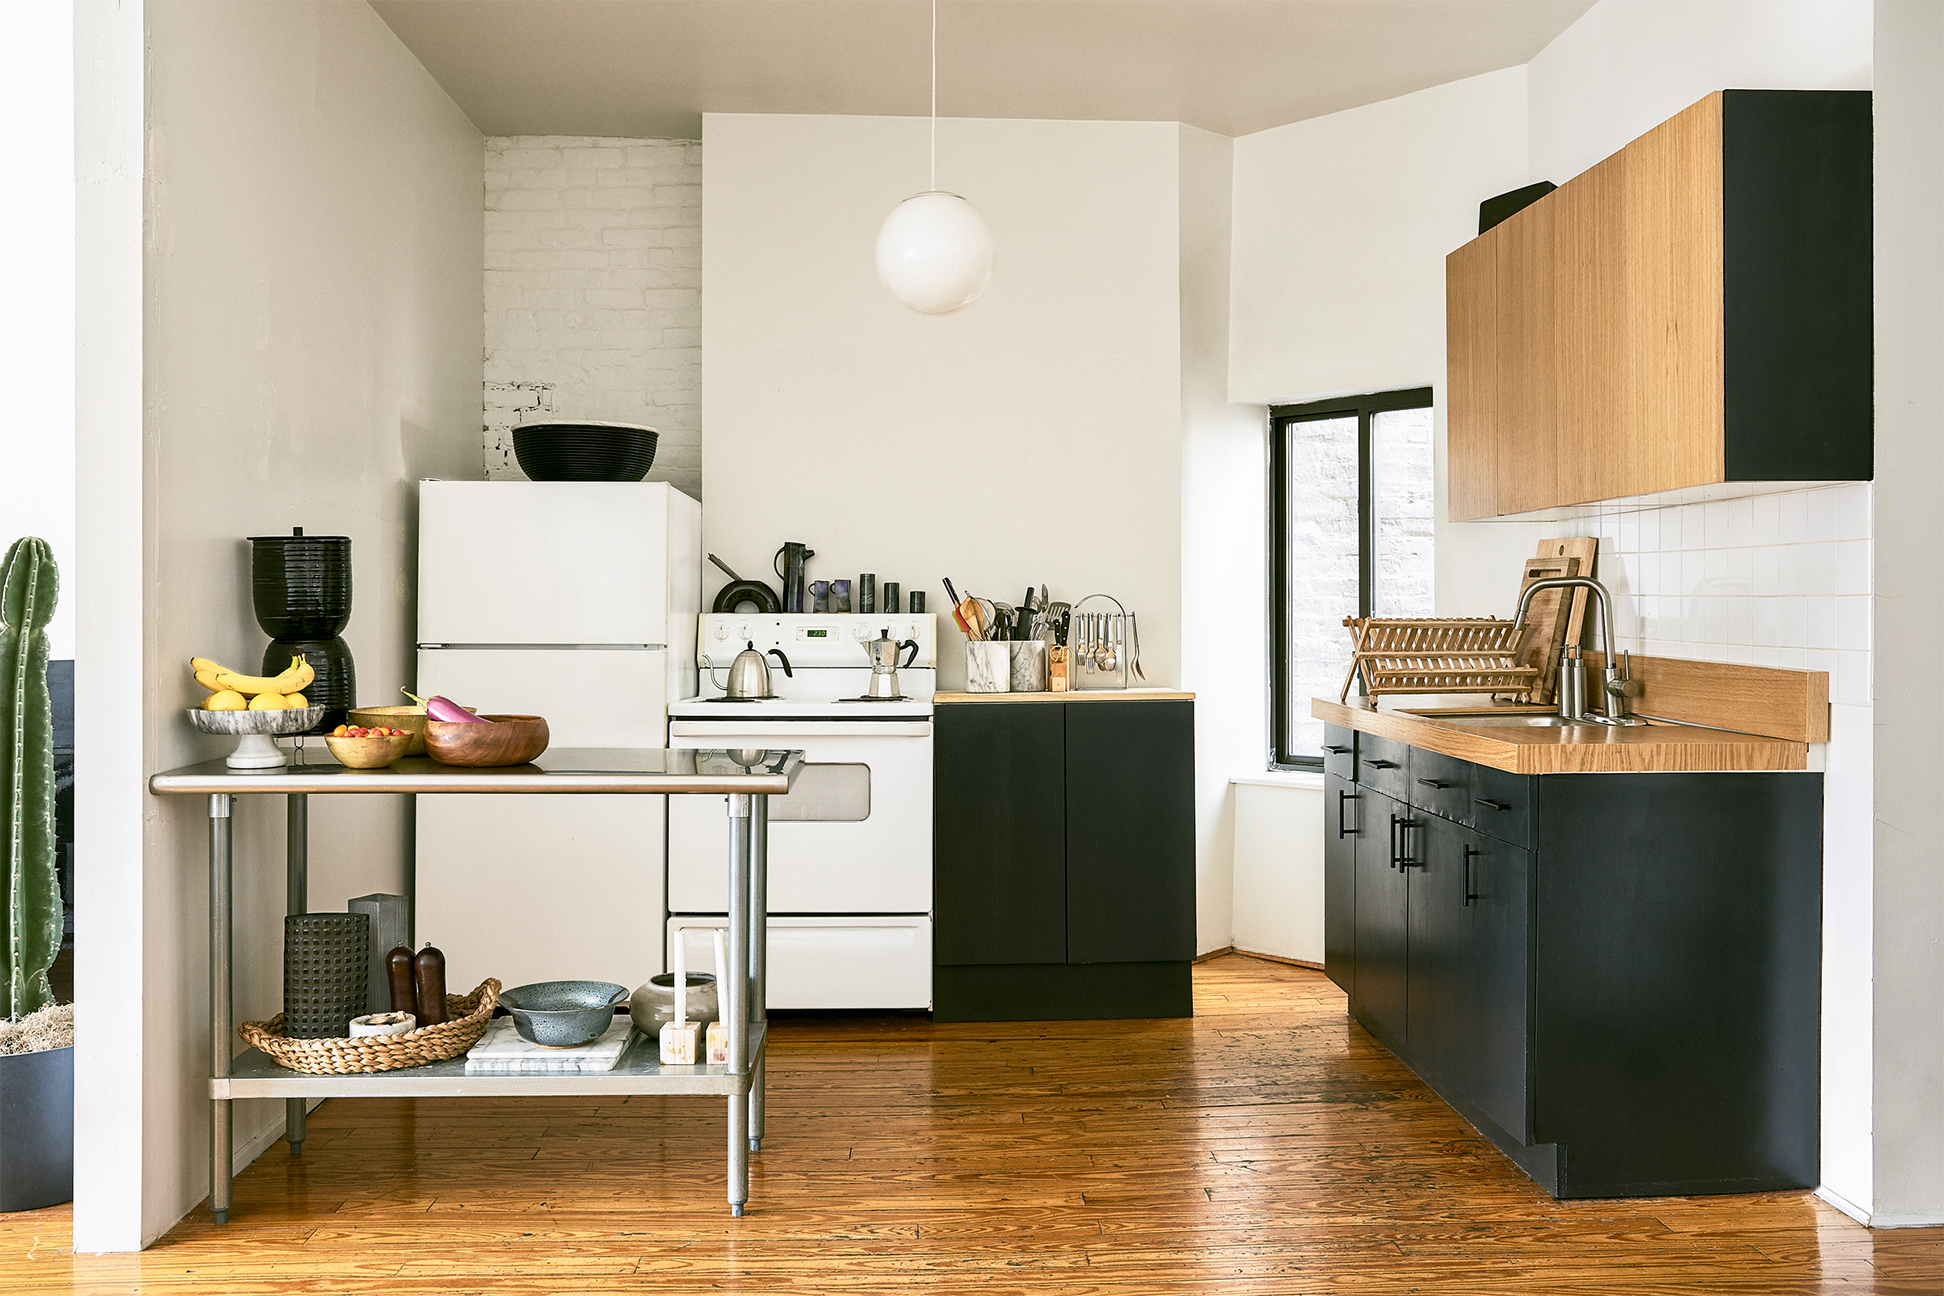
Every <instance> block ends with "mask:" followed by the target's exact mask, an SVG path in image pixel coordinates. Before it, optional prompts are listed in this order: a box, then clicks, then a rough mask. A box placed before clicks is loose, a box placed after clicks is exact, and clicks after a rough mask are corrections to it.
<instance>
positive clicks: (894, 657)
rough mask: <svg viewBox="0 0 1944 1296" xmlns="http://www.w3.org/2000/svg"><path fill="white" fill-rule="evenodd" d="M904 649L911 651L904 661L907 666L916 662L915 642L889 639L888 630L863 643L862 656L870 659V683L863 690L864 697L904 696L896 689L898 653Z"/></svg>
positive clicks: (912, 640)
mask: <svg viewBox="0 0 1944 1296" xmlns="http://www.w3.org/2000/svg"><path fill="white" fill-rule="evenodd" d="M906 648H909V649H911V655H910V656H909V657H907V658H905V661H904V664H905V665H906V666H909V665H911V663H912V662H914V661H916V660H918V651H919V646H918V641H917V640H915V639H906V640H903V641H899V640H896V639H893V638H892V637H891V632H890V631H889V630H885V631H882V632H880V633H879V635H878V637H877V638H875V639H871V640H867V641H866V642H865V644H864V654H865V656H867V657H869V658H870V659H871V682H870V684H869V685H868V686H866V688H865V690H864V696H865V697H871V698H884V699H895V698H899V697H903V696H904V694H903V693H902V692H900V691H899V689H898V653H899V652H900V651H901V650H903V649H906Z"/></svg>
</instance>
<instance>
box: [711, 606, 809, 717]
mask: <svg viewBox="0 0 1944 1296" xmlns="http://www.w3.org/2000/svg"><path fill="white" fill-rule="evenodd" d="M819 583H821V582H819ZM744 642H745V644H746V645H747V646H746V647H745V648H744V649H743V650H742V651H741V652H739V653H737V654H736V660H734V661H732V662H730V663H729V682H728V683H727V684H726V685H724V686H723V690H722V691H723V693H724V694H725V695H727V696H729V697H732V698H745V699H760V698H771V697H775V696H776V694H775V693H773V692H771V691H770V679H769V663H768V662H767V661H765V660H764V654H763V653H759V652H757V651H756V644H755V641H754V640H745V641H744ZM770 654H771V655H774V656H775V658H776V660H778V661H780V662H782V663H783V674H784V675H785V676H786V677H788V678H791V679H794V678H796V672H794V671H792V670H791V669H790V659H789V658H788V657H786V656H784V655H783V650H782V649H781V648H772V649H770Z"/></svg>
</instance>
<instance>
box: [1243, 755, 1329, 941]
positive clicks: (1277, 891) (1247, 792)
mask: <svg viewBox="0 0 1944 1296" xmlns="http://www.w3.org/2000/svg"><path fill="white" fill-rule="evenodd" d="M1322 782H1323V778H1322V776H1321V775H1320V774H1311V775H1282V776H1270V777H1257V778H1254V779H1240V780H1238V781H1237V782H1236V783H1235V785H1234V787H1233V794H1234V797H1235V938H1234V944H1235V948H1237V949H1239V950H1244V951H1247V952H1248V953H1251V954H1273V955H1275V956H1276V957H1277V958H1287V959H1296V960H1298V961H1300V962H1304V963H1317V964H1320V963H1322V962H1323V834H1324V833H1325V832H1326V831H1330V829H1328V828H1327V827H1326V825H1327V823H1328V819H1327V817H1326V815H1325V811H1324V801H1325V797H1324V794H1323V791H1322Z"/></svg>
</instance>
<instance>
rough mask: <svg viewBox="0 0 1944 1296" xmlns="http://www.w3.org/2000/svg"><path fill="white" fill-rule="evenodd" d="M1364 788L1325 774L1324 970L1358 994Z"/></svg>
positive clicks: (1340, 983)
mask: <svg viewBox="0 0 1944 1296" xmlns="http://www.w3.org/2000/svg"><path fill="white" fill-rule="evenodd" d="M1363 807H1364V800H1363V795H1362V789H1361V788H1359V787H1358V786H1357V785H1356V784H1354V783H1352V782H1350V781H1349V780H1348V779H1344V778H1338V777H1337V776H1336V775H1334V774H1326V775H1324V776H1323V971H1324V973H1325V974H1326V975H1328V977H1329V978H1330V980H1332V981H1334V982H1336V983H1337V985H1338V986H1339V987H1340V988H1341V989H1342V990H1343V992H1344V993H1345V994H1348V995H1352V996H1354V995H1355V994H1356V993H1357V986H1356V971H1357V838H1358V836H1359V835H1360V834H1361V831H1362V823H1363V820H1362V818H1361V817H1360V815H1361V813H1362V811H1363Z"/></svg>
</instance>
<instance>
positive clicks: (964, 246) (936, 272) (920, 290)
mask: <svg viewBox="0 0 1944 1296" xmlns="http://www.w3.org/2000/svg"><path fill="white" fill-rule="evenodd" d="M931 55H932V79H931V186H932V187H931V188H930V189H927V190H926V191H925V192H924V193H920V194H913V195H912V196H911V197H909V198H907V199H905V200H904V201H903V202H901V203H899V204H898V205H897V206H896V207H893V208H892V209H891V214H890V215H889V216H886V217H885V218H884V224H883V225H881V226H880V227H879V228H878V236H877V271H878V278H880V279H882V280H883V281H884V286H885V287H886V288H889V289H890V290H891V295H892V296H893V297H896V298H897V299H898V300H899V301H901V302H903V303H904V304H905V305H907V306H909V307H911V309H913V310H915V311H919V312H921V313H923V314H926V315H949V314H951V313H952V312H953V311H955V310H961V309H963V308H964V307H967V306H970V305H971V304H972V303H973V302H975V301H977V300H978V299H979V294H981V293H983V292H984V291H985V290H986V285H987V284H988V283H990V282H991V281H992V231H991V230H990V229H988V228H986V223H985V218H984V217H982V216H980V215H979V212H978V209H977V208H976V207H974V206H973V205H972V204H971V203H969V202H967V201H965V199H963V198H961V197H959V196H958V195H957V194H955V193H945V192H943V191H941V190H940V189H939V187H938V0H932V46H931Z"/></svg>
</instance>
